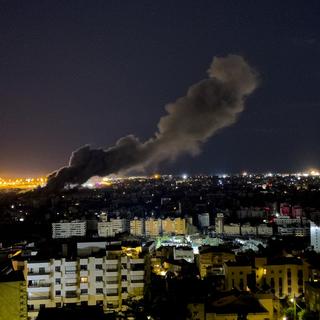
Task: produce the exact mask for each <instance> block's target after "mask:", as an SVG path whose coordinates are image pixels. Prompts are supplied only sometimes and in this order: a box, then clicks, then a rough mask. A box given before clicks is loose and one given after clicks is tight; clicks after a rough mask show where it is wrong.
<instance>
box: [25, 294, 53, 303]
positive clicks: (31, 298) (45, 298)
mask: <svg viewBox="0 0 320 320" xmlns="http://www.w3.org/2000/svg"><path fill="white" fill-rule="evenodd" d="M50 300H51V298H50V296H46V295H43V296H40V295H39V296H38V295H34V296H33V295H29V296H28V301H37V302H38V303H46V302H48V301H50Z"/></svg>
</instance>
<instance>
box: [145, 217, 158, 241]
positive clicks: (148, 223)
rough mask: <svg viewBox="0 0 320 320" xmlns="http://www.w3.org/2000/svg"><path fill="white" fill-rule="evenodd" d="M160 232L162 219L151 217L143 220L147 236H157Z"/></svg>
mask: <svg viewBox="0 0 320 320" xmlns="http://www.w3.org/2000/svg"><path fill="white" fill-rule="evenodd" d="M161 233H162V221H161V219H155V218H153V217H151V218H148V219H146V220H145V234H146V236H148V237H157V236H159V235H160V234H161Z"/></svg>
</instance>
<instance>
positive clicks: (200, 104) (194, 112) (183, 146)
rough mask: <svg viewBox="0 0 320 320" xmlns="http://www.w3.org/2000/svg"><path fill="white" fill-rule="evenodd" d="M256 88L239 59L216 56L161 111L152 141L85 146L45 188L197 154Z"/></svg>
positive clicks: (124, 140) (132, 139) (251, 74)
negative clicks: (199, 77) (203, 76)
mask: <svg viewBox="0 0 320 320" xmlns="http://www.w3.org/2000/svg"><path fill="white" fill-rule="evenodd" d="M257 83H258V80H257V74H256V72H255V71H254V70H253V69H252V68H251V67H250V66H249V65H248V64H247V62H246V61H245V60H244V59H243V58H242V57H241V56H238V55H228V56H227V57H223V58H219V57H215V58H214V59H213V61H212V64H211V66H210V68H209V70H208V78H207V79H204V80H202V81H200V82H198V83H196V84H194V85H192V86H191V87H190V88H189V89H188V92H187V94H186V95H185V96H184V97H181V98H179V99H178V100H177V101H175V102H172V103H169V104H168V105H166V106H165V110H166V112H167V114H166V115H164V116H163V117H161V118H160V121H159V123H158V130H157V131H156V132H155V134H154V136H153V137H152V138H150V139H149V140H147V141H145V142H140V141H139V139H138V138H137V137H135V136H133V135H128V136H126V137H123V138H121V139H119V140H118V141H117V142H116V144H115V145H114V146H112V147H109V148H106V149H93V148H91V147H90V146H83V147H81V148H80V149H78V150H76V151H74V152H73V153H72V155H71V158H70V161H69V165H68V166H66V167H63V168H61V169H60V170H57V171H55V172H53V173H52V174H51V175H50V176H49V178H48V183H47V186H46V188H47V189H48V190H50V191H54V190H58V189H61V188H63V187H64V186H65V185H66V184H81V183H84V182H86V181H87V180H88V179H89V178H90V177H92V176H106V175H109V174H116V173H125V172H128V171H131V170H144V169H146V168H148V167H151V166H156V165H158V164H159V163H161V162H163V161H167V160H174V159H176V158H177V157H178V156H179V155H181V154H191V155H195V154H197V153H199V152H200V150H201V146H202V144H203V143H205V142H206V141H207V139H208V138H210V137H211V136H212V135H214V134H215V133H216V132H217V131H218V130H219V129H222V128H224V127H227V126H230V125H231V124H233V123H234V122H235V121H236V120H237V116H238V114H239V113H240V112H242V111H243V109H244V100H245V97H246V96H247V95H249V94H250V93H252V92H253V91H254V89H255V88H256V86H257Z"/></svg>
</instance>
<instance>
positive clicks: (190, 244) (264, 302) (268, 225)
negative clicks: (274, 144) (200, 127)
mask: <svg viewBox="0 0 320 320" xmlns="http://www.w3.org/2000/svg"><path fill="white" fill-rule="evenodd" d="M100 180H101V181H109V183H108V184H107V185H101V184H100V183H99V182H97V183H96V185H93V184H90V186H88V184H86V185H84V186H82V187H73V188H71V187H69V188H66V189H65V190H64V191H63V192H60V193H58V194H52V195H51V196H50V197H48V196H47V194H44V193H43V191H42V189H41V188H38V189H34V190H32V191H29V192H22V193H21V192H19V190H13V189H11V187H10V186H9V188H8V189H3V190H2V192H1V194H0V196H1V197H0V210H1V213H2V221H1V224H0V232H1V256H2V267H1V268H2V272H3V277H2V278H3V281H2V282H1V284H0V286H2V287H1V290H0V292H1V293H5V299H6V300H7V301H8V302H10V308H9V307H8V305H6V304H1V307H0V308H2V309H3V312H6V313H7V319H15V318H14V316H15V314H16V318H18V315H19V316H20V317H22V318H23V317H24V318H25V319H32V320H34V319H42V318H46V319H48V318H49V319H51V318H52V319H54V318H57V317H59V313H58V312H59V310H60V308H62V307H63V308H66V310H68V308H70V307H71V306H79V307H78V308H79V310H78V309H76V308H74V309H71V310H72V314H73V313H74V314H75V316H76V314H77V312H80V313H81V312H83V311H82V309H81V308H84V307H88V308H89V309H88V310H92V312H97V318H98V319H100V318H101V319H109V318H110V319H122V318H127V319H226V318H228V319H238V318H239V317H242V318H243V319H245V318H247V319H285V318H287V319H291V318H292V319H293V317H296V319H297V317H298V315H299V317H303V319H313V318H315V317H317V314H319V311H320V310H319V307H320V304H319V294H320V286H319V283H320V282H319V283H318V280H320V267H319V266H320V264H319V261H320V259H319V258H320V255H319V253H320V224H319V216H320V213H319V212H320V201H319V199H320V197H319V195H320V176H319V174H318V173H317V172H316V171H312V172H309V173H300V174H292V175H290V174H271V173H268V174H249V173H242V174H239V175H227V174H222V175H217V176H190V177H189V176H188V175H186V174H184V175H181V176H171V175H163V176H160V175H158V174H157V175H154V176H151V177H143V176H140V177H131V178H108V179H100ZM18 279H19V280H18ZM13 283H14V284H15V286H13V285H12V284H13ZM8 288H10V290H9V289H8ZM191 288H192V289H191ZM57 308H58V309H57ZM63 308H62V309H63ZM62 309H61V310H62ZM66 312H67V311H66ZM69 312H71V311H70V310H69ZM90 312H91V311H90ZM91 314H93V313H91Z"/></svg>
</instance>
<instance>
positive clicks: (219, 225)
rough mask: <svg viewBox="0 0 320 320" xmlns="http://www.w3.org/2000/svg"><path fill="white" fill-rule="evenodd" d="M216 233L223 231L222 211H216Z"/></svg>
mask: <svg viewBox="0 0 320 320" xmlns="http://www.w3.org/2000/svg"><path fill="white" fill-rule="evenodd" d="M215 227H216V233H217V234H221V233H223V232H224V215H223V213H217V217H216V220H215Z"/></svg>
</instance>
